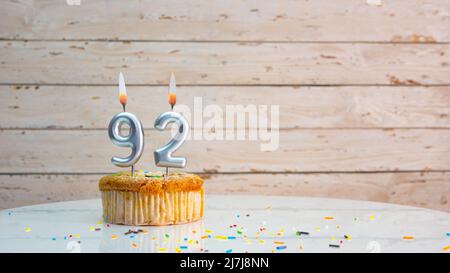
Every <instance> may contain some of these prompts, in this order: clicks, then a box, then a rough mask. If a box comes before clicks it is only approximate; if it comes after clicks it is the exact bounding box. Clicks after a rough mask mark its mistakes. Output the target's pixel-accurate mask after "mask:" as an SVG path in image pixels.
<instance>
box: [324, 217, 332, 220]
mask: <svg viewBox="0 0 450 273" xmlns="http://www.w3.org/2000/svg"><path fill="white" fill-rule="evenodd" d="M323 219H324V220H333V219H334V217H333V216H325V217H323Z"/></svg>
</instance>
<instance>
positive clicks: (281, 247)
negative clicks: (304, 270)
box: [277, 246, 287, 250]
mask: <svg viewBox="0 0 450 273" xmlns="http://www.w3.org/2000/svg"><path fill="white" fill-rule="evenodd" d="M286 248H287V246H277V250H282V249H286Z"/></svg>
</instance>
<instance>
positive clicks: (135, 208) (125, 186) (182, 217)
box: [99, 171, 205, 226]
mask: <svg viewBox="0 0 450 273" xmlns="http://www.w3.org/2000/svg"><path fill="white" fill-rule="evenodd" d="M99 189H100V191H101V195H102V204H103V219H104V220H105V222H108V223H112V224H123V225H136V226H139V225H152V226H161V225H175V224H183V223H189V222H193V221H196V220H199V219H201V218H203V212H204V196H205V193H204V190H203V179H202V178H200V177H199V176H198V175H195V174H188V173H170V174H169V175H168V176H167V177H164V176H163V175H162V174H161V173H151V172H143V171H138V172H136V174H135V176H134V177H131V176H130V173H129V172H121V173H117V174H113V175H107V176H104V177H102V178H101V179H100V182H99Z"/></svg>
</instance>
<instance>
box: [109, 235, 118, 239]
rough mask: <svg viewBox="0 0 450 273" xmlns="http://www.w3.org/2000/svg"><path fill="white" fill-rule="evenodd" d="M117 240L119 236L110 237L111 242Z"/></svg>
mask: <svg viewBox="0 0 450 273" xmlns="http://www.w3.org/2000/svg"><path fill="white" fill-rule="evenodd" d="M117 238H119V236H117V235H111V240H115V239H117Z"/></svg>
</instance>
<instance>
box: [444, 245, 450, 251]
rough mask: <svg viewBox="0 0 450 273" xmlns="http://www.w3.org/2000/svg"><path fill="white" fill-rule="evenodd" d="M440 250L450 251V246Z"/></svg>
mask: <svg viewBox="0 0 450 273" xmlns="http://www.w3.org/2000/svg"><path fill="white" fill-rule="evenodd" d="M442 249H443V250H445V251H448V250H450V245H448V246H444V248H442Z"/></svg>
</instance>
